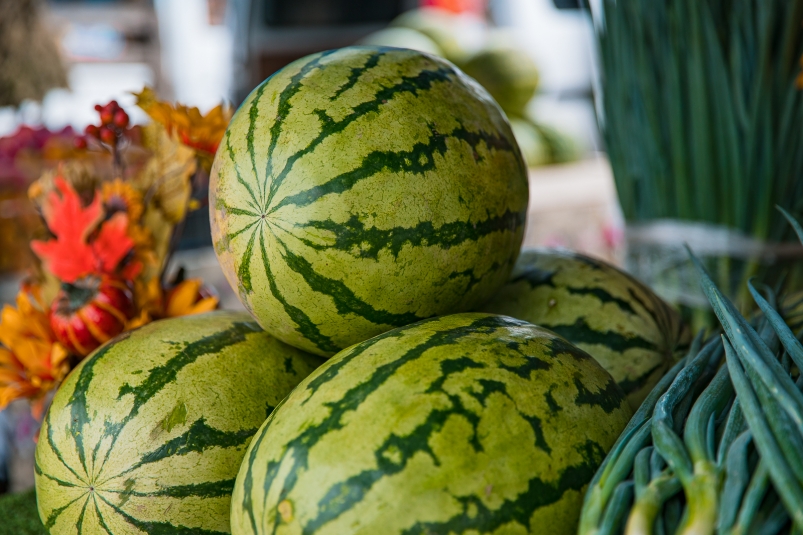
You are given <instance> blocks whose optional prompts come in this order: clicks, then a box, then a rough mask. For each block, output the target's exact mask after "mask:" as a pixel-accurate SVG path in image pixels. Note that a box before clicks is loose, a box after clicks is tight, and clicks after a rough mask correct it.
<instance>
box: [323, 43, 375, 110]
mask: <svg viewBox="0 0 803 535" xmlns="http://www.w3.org/2000/svg"><path fill="white" fill-rule="evenodd" d="M383 55H384V54H383V53H381V52H378V53H374V54H371V55H370V56H368V59H367V60H365V63H363V65H362V67H354V68H352V69H351V74H349V77H348V80H346V83H345V84H343V85H342V86H340V87H339V88H338V89H337V91H335V94H334V95H332V96H331V97H329V100H330V101H333V100H336V99H337V97H339V96H340V95H342V94H343V93H345V92H346V91H348V90H349V89H351V88H352V87H354V86H355V85H356V84H357V82H359V81H360V76H362V75H363V73H364V72H366V71H369V70H371V69H373V68H374V67H376V66H377V64H379V60H380V59H381V58H382V56H383Z"/></svg>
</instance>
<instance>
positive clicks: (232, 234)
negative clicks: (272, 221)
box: [226, 219, 261, 284]
mask: <svg viewBox="0 0 803 535" xmlns="http://www.w3.org/2000/svg"><path fill="white" fill-rule="evenodd" d="M260 221H261V220H260V219H257V220H256V221H252V222H251V223H249V224H247V225H246V226H244V227H243V228H241V229H240V230H238V231H236V232H232V233H231V234H227V235H226V237H227V238H228V239H229V241H231V240H233V239H234V238H236V237H237V236H239V235H240V234H242V233H243V232H247V231H248V230H249V229H251V228H252V227H253V226H254V225H256V224H257V223H259V222H260ZM255 231H256V229H255ZM249 276H250V272H249ZM249 284H250V279H249Z"/></svg>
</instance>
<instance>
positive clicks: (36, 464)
mask: <svg viewBox="0 0 803 535" xmlns="http://www.w3.org/2000/svg"><path fill="white" fill-rule="evenodd" d="M33 471H34V473H36V475H38V476H42V477H46V478H47V479H49V480H50V481H53V482H54V483H56V484H57V485H58V486H59V487H73V488H75V487H80V486H81V485H76V484H75V483H70V482H69V481H64V480H63V479H59V478H57V477H53V476H51V475H50V474H46V473H44V472H43V471H42V469H41V468H40V467H39V462H37V461H34V464H33Z"/></svg>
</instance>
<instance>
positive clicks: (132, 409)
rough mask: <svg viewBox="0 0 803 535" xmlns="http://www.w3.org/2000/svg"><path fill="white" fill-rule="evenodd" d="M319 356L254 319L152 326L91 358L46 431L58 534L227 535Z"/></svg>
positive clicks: (40, 455) (68, 384) (41, 445)
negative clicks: (290, 402) (241, 481)
mask: <svg viewBox="0 0 803 535" xmlns="http://www.w3.org/2000/svg"><path fill="white" fill-rule="evenodd" d="M320 363H321V359H320V358H319V357H315V356H312V355H308V354H305V353H303V352H302V351H300V350H298V349H295V348H293V347H290V346H288V345H286V344H283V343H282V342H279V341H278V340H276V339H275V338H273V337H271V336H270V335H268V334H267V333H265V332H264V331H263V330H262V329H260V328H259V326H258V325H257V324H256V323H255V322H254V321H253V319H252V318H251V317H250V316H248V314H246V313H245V312H211V313H208V314H203V315H199V316H188V317H182V318H176V319H169V320H164V321H159V322H155V323H151V324H149V325H147V326H145V327H142V328H140V329H138V330H135V331H129V332H127V333H124V334H122V335H120V336H119V337H117V338H116V339H114V340H113V341H112V342H109V343H108V344H106V345H104V346H102V347H101V348H99V349H98V350H97V351H95V352H94V353H93V354H91V355H90V356H89V357H87V358H86V359H85V360H84V361H83V362H82V363H81V364H80V365H79V366H78V367H76V368H75V370H73V371H72V373H71V374H70V375H69V376H68V377H67V379H66V380H65V382H64V383H63V384H62V386H61V388H59V390H58V392H57V393H56V396H55V397H54V399H53V404H52V405H51V407H50V409H49V410H48V413H47V416H46V417H45V420H44V422H43V425H42V429H41V431H40V434H39V442H38V445H37V448H36V475H35V478H36V493H37V498H38V503H39V505H38V507H39V516H40V517H41V519H42V522H44V524H45V527H46V528H47V529H48V531H49V532H50V533H51V534H54V535H57V534H62V533H65V534H66V533H79V534H81V533H92V534H104V535H111V534H123V533H125V534H131V533H164V534H167V533H170V534H172V533H191V534H197V535H212V534H217V533H229V529H230V528H229V507H230V500H231V492H232V488H233V486H234V478H235V476H236V474H237V470H238V469H239V466H240V463H241V461H242V459H243V456H244V454H245V449H246V447H247V446H248V443H249V441H250V440H251V437H252V436H253V435H254V433H256V431H257V429H258V427H259V425H260V424H261V423H262V422H263V421H264V420H265V417H266V416H267V415H268V414H270V412H271V411H272V410H273V408H274V407H275V406H276V405H277V404H278V403H279V401H280V400H281V399H282V398H283V397H284V396H285V395H287V393H288V392H289V391H290V390H291V389H292V388H293V387H294V386H295V385H296V384H297V383H298V382H299V381H301V379H303V378H304V377H305V376H306V375H308V374H309V373H310V372H311V371H312V370H313V369H314V368H315V367H316V366H317V365H319V364H320Z"/></svg>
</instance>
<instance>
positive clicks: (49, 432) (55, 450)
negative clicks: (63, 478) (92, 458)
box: [46, 411, 86, 484]
mask: <svg viewBox="0 0 803 535" xmlns="http://www.w3.org/2000/svg"><path fill="white" fill-rule="evenodd" d="M50 413H51V411H47V416H46V421H47V444H48V446H50V450H51V451H52V452H53V453H54V454H55V455H56V458H57V459H58V460H59V461H61V464H62V465H63V466H64V467H65V468H66V469H67V470H69V471H70V473H71V474H72V475H74V476H75V477H76V479H77V480H78V481H80V482H81V483H84V484H86V475H84V476H81V475H79V474H78V472H76V471H75V470H74V469H73V467H72V466H70V465H69V464H68V463H67V462H66V461H65V460H64V457H62V455H61V451H59V449H58V447H57V446H56V443H55V442H54V441H53V426H52V425H50Z"/></svg>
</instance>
